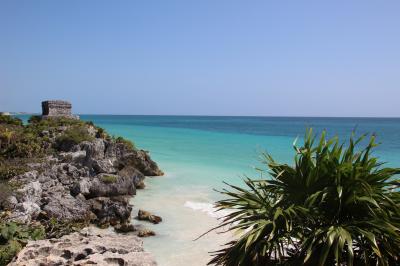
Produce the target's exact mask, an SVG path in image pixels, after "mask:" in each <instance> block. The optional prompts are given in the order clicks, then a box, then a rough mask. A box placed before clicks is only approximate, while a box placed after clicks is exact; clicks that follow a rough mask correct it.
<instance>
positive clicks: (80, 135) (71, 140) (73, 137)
mask: <svg viewBox="0 0 400 266" xmlns="http://www.w3.org/2000/svg"><path fill="white" fill-rule="evenodd" d="M93 139H94V137H92V136H90V134H89V132H88V130H87V128H85V127H83V126H72V127H70V128H69V129H67V130H65V131H64V133H63V134H62V135H60V136H59V137H57V138H56V142H55V144H56V145H55V147H56V148H57V150H60V151H68V150H70V149H71V148H72V146H74V145H77V144H79V143H81V142H82V141H91V140H93Z"/></svg>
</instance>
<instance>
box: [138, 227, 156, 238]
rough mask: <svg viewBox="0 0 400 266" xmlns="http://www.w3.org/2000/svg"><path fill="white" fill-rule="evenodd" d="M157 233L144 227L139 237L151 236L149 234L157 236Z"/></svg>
mask: <svg viewBox="0 0 400 266" xmlns="http://www.w3.org/2000/svg"><path fill="white" fill-rule="evenodd" d="M155 235H156V233H154V231H152V230H150V229H142V230H140V231H139V232H138V237H149V236H155Z"/></svg>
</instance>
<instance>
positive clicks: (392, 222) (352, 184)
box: [209, 129, 400, 266]
mask: <svg viewBox="0 0 400 266" xmlns="http://www.w3.org/2000/svg"><path fill="white" fill-rule="evenodd" d="M325 135H326V133H325V132H323V133H322V134H321V137H320V139H319V141H318V142H317V143H316V137H315V135H314V134H313V133H312V130H311V129H310V130H308V131H307V133H306V137H305V140H304V145H303V146H302V147H297V146H296V144H294V148H295V151H296V155H295V158H294V165H287V164H281V163H278V162H276V161H275V160H274V159H273V158H272V157H271V156H270V155H269V154H263V158H264V160H263V162H264V163H265V164H266V166H267V167H268V170H267V171H268V173H269V175H270V178H269V179H258V180H254V179H249V178H246V179H245V180H244V183H245V186H244V187H237V186H232V185H230V186H229V187H230V189H229V190H228V189H225V190H223V191H221V193H222V194H224V195H225V196H226V199H224V200H221V201H218V202H217V203H216V205H217V207H218V209H219V210H230V214H228V215H227V216H225V217H224V218H223V220H222V223H221V224H220V225H219V226H218V227H217V228H226V227H227V226H228V227H229V229H228V231H233V232H235V233H239V237H238V239H237V240H234V241H231V242H229V243H227V244H226V245H225V246H224V248H222V249H221V250H219V251H215V252H213V253H212V254H213V258H212V260H211V261H210V263H209V264H216V265H229V266H230V265H232V266H233V265H235V266H237V265H400V205H399V203H400V192H399V190H398V188H399V184H400V182H399V179H398V177H397V174H399V173H400V169H399V168H388V167H383V164H382V163H380V162H378V159H377V158H376V157H373V156H371V152H372V150H373V148H374V147H375V146H377V144H376V143H375V136H371V138H370V141H369V144H367V145H366V147H365V148H364V149H362V150H359V151H357V149H356V147H357V145H359V144H360V142H361V141H362V140H363V139H364V138H365V135H364V136H362V137H360V138H358V139H356V140H355V139H354V136H353V135H352V137H351V138H350V141H349V143H348V144H347V145H346V146H345V145H344V144H340V143H339V140H338V138H337V137H335V138H332V139H326V137H325ZM217 228H213V229H212V230H214V229H217Z"/></svg>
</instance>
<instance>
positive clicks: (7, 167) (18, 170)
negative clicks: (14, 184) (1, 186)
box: [0, 159, 27, 181]
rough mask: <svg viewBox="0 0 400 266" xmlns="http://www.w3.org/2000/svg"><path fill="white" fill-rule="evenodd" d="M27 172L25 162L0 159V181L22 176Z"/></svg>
mask: <svg viewBox="0 0 400 266" xmlns="http://www.w3.org/2000/svg"><path fill="white" fill-rule="evenodd" d="M26 171H27V167H26V166H25V162H24V161H23V160H18V159H9V160H2V159H0V181H1V180H7V179H9V178H11V177H13V176H16V175H20V174H23V173H25V172H26Z"/></svg>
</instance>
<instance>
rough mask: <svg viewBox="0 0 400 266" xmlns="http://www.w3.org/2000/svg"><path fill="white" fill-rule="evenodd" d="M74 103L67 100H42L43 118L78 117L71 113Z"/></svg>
mask: <svg viewBox="0 0 400 266" xmlns="http://www.w3.org/2000/svg"><path fill="white" fill-rule="evenodd" d="M71 109H72V105H71V103H69V102H67V101H59V100H52V101H44V102H42V118H48V117H68V118H78V117H77V116H74V115H72V113H71Z"/></svg>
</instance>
